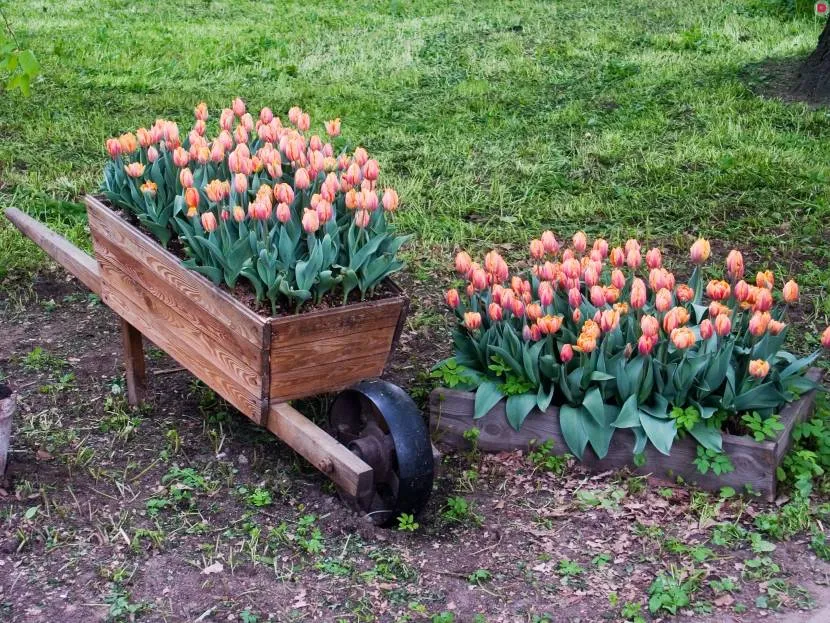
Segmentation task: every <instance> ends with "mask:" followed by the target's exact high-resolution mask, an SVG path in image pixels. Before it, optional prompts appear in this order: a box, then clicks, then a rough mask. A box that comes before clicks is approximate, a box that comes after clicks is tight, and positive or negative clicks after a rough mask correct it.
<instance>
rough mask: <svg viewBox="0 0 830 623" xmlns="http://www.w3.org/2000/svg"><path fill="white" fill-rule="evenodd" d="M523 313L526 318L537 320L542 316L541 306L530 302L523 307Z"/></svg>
mask: <svg viewBox="0 0 830 623" xmlns="http://www.w3.org/2000/svg"><path fill="white" fill-rule="evenodd" d="M525 315H526V316H527V318H528V320H539V318H541V317H542V306H541V305H539V304H538V303H531V304H530V305H528V306H527V307H526V308H525Z"/></svg>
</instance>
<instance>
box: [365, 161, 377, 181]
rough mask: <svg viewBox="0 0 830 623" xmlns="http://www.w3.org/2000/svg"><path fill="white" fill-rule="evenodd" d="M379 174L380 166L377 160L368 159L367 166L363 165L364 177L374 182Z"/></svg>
mask: <svg viewBox="0 0 830 623" xmlns="http://www.w3.org/2000/svg"><path fill="white" fill-rule="evenodd" d="M378 175H380V167H379V166H378V161H377V160H374V159H372V160H367V161H366V166H364V167H363V177H365V178H366V179H367V180H369V181H371V182H374V181H375V180H376V179H378Z"/></svg>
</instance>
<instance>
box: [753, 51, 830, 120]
mask: <svg viewBox="0 0 830 623" xmlns="http://www.w3.org/2000/svg"><path fill="white" fill-rule="evenodd" d="M805 59H806V57H805V56H790V57H786V58H767V59H764V60H763V61H761V62H760V63H752V64H749V65H746V66H745V67H744V68H743V70H741V73H740V76H741V79H742V80H743V82H744V84H746V86H747V87H748V88H749V89H750V90H751V91H752V92H753V93H755V94H756V95H758V96H760V97H765V98H768V99H777V100H780V101H782V102H785V103H788V104H790V103H801V104H806V105H807V106H809V107H810V108H813V109H816V108H824V107H830V96H828V95H825V96H821V95H810V94H805V93H803V92H802V91H801V90H800V89H799V84H800V82H801V71H802V68H803V66H804V61H805Z"/></svg>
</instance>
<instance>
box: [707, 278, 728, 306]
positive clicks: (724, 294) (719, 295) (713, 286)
mask: <svg viewBox="0 0 830 623" xmlns="http://www.w3.org/2000/svg"><path fill="white" fill-rule="evenodd" d="M729 291H730V288H729V284H728V283H727V282H726V281H717V280H715V279H713V280H712V281H710V282H709V283H707V284H706V296H708V297H709V298H710V299H712V300H713V301H722V300H723V299H726V298H729Z"/></svg>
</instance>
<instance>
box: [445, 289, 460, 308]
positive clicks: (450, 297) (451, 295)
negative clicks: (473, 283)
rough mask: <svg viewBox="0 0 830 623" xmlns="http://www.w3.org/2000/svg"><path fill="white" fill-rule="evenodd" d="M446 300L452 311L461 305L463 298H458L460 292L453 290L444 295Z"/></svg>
mask: <svg viewBox="0 0 830 623" xmlns="http://www.w3.org/2000/svg"><path fill="white" fill-rule="evenodd" d="M444 300H445V301H446V302H447V305H449V306H450V307H451V308H452V309H455V308H456V307H458V306H459V304H460V303H461V298H460V297H459V296H458V290H456V289H455V288H451V289H449V290H447V292H446V294H444Z"/></svg>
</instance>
